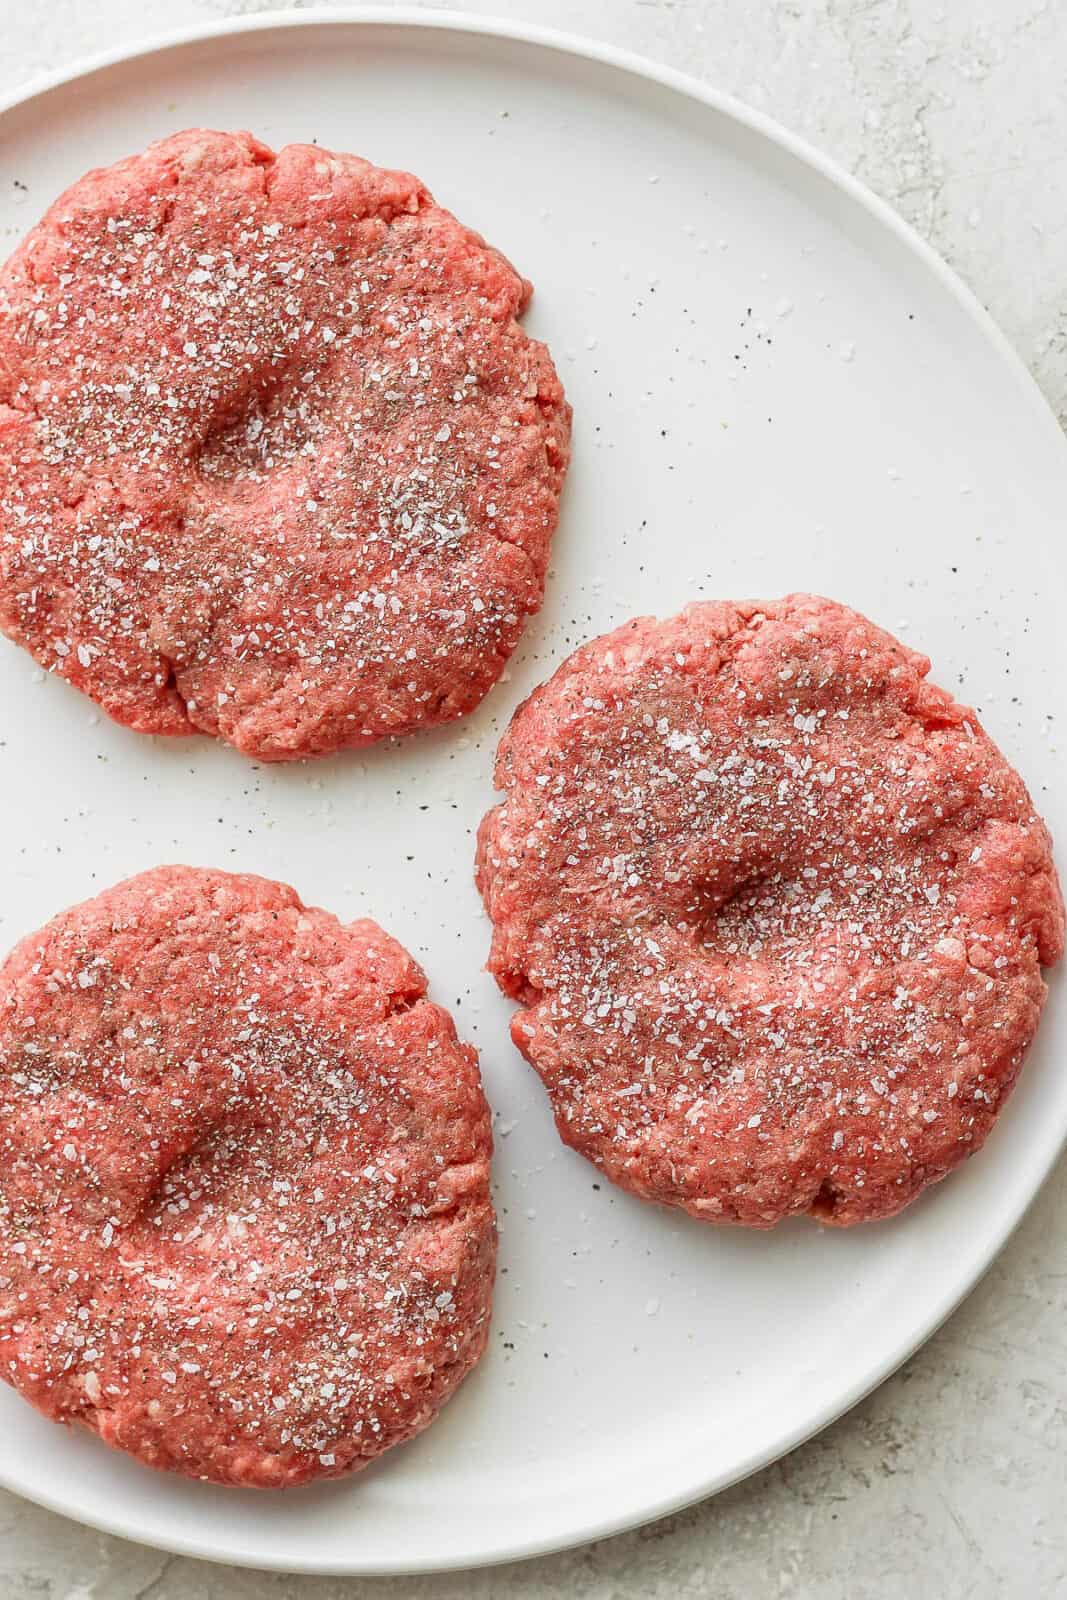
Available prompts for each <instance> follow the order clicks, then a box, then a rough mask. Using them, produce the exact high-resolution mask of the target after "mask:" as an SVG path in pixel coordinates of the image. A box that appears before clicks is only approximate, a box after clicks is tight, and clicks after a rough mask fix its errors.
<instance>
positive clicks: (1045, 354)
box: [0, 0, 1067, 1600]
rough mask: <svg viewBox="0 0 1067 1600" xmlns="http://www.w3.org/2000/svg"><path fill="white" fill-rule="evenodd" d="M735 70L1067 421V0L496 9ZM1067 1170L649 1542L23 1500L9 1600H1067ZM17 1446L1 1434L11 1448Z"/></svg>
mask: <svg viewBox="0 0 1067 1600" xmlns="http://www.w3.org/2000/svg"><path fill="white" fill-rule="evenodd" d="M453 3H454V5H455V7H456V8H457V9H462V10H465V11H469V12H472V13H481V14H498V15H506V16H510V17H522V18H527V19H530V20H536V21H539V22H542V23H547V24H552V25H556V26H559V27H565V28H569V29H571V30H572V31H575V32H584V33H586V34H590V35H595V36H597V37H600V38H604V39H609V40H612V41H613V42H615V43H618V44H622V45H626V46H628V47H630V48H632V49H636V50H639V51H642V52H644V53H645V54H646V55H649V56H652V57H655V58H657V59H658V60H661V61H664V62H668V63H670V64H672V65H675V66H679V67H683V68H685V69H687V70H688V71H690V72H694V73H698V74H701V75H703V76H704V77H706V78H708V79H709V80H710V81H712V82H714V83H715V84H716V85H718V86H719V87H721V88H724V89H727V90H730V91H732V92H733V93H734V94H736V95H738V96H740V97H741V98H742V99H743V100H747V101H748V102H749V103H750V104H752V105H755V106H758V107H759V108H761V109H762V110H765V111H767V112H769V113H770V114H772V115H773V116H775V117H777V118H778V119H779V120H780V121H781V122H784V123H785V124H786V125H787V126H789V127H791V128H793V129H795V130H797V131H798V132H800V133H802V134H804V135H806V136H807V137H808V138H809V139H811V140H813V141H814V142H815V143H816V144H818V145H820V146H821V147H822V148H823V149H824V150H826V151H827V152H828V153H829V154H831V155H832V156H835V157H836V158H837V159H838V160H839V161H840V162H842V163H843V164H844V165H845V166H847V167H849V168H850V169H851V170H852V171H853V172H855V173H857V174H858V175H859V176H860V177H861V178H863V179H864V180H865V181H866V182H867V183H868V184H869V185H870V186H871V187H872V188H874V189H875V190H877V192H878V193H879V194H881V195H883V196H884V197H885V198H886V199H887V200H889V201H890V202H891V203H892V204H893V205H895V206H896V207H897V208H898V209H899V210H900V211H901V212H902V213H903V215H904V216H905V217H906V218H907V219H908V220H909V221H910V222H912V223H913V224H914V225H915V226H916V227H917V228H918V230H919V231H920V233H922V234H923V235H924V236H925V237H926V238H927V239H929V240H930V241H931V242H932V243H933V245H934V246H935V247H936V248H937V249H938V250H939V251H940V252H941V253H942V254H943V255H944V256H945V257H946V258H947V259H948V260H949V261H950V262H951V263H952V265H953V266H954V267H955V268H956V269H957V271H959V272H960V273H961V274H962V276H963V277H964V279H965V280H966V281H967V282H968V283H969V284H970V285H971V287H972V288H973V289H975V291H976V292H977V293H978V295H979V297H980V298H981V299H982V300H983V301H984V302H985V304H986V305H987V306H988V307H989V309H990V310H991V311H992V313H993V315H994V316H995V317H996V319H997V320H998V321H999V322H1000V324H1001V326H1002V327H1003V328H1004V330H1005V331H1006V332H1007V334H1008V336H1009V337H1010V338H1011V339H1012V340H1013V341H1014V343H1015V344H1016V346H1017V348H1018V349H1019V350H1020V351H1021V353H1022V355H1023V358H1024V359H1025V360H1026V361H1027V362H1028V364H1029V365H1030V367H1031V369H1032V370H1033V372H1034V373H1035V375H1036V376H1037V378H1038V381H1039V382H1040V383H1041V385H1042V387H1043V388H1044V391H1045V393H1046V395H1047V396H1048V398H1049V400H1050V402H1051V404H1052V405H1053V407H1054V409H1055V410H1056V412H1057V414H1058V415H1059V416H1060V418H1061V420H1067V312H1065V310H1064V285H1065V284H1067V218H1065V215H1064V195H1065V194H1067V96H1065V95H1064V93H1063V88H1062V85H1063V80H1064V75H1065V72H1067V6H1065V5H1063V4H1061V3H1060V0H942V3H938V0H476V3H468V4H462V0H453ZM278 9H281V7H279V6H275V5H272V4H271V3H270V0H48V3H42V4H38V3H37V0H29V3H28V4H24V5H21V6H16V5H15V4H14V3H13V0H8V3H7V4H6V5H3V6H2V7H0V16H2V33H3V48H2V50H0V93H6V92H8V91H9V90H13V89H15V88H17V86H18V85H19V83H20V82H22V81H23V80H24V79H27V78H29V77H31V76H33V75H35V74H37V73H39V72H41V71H44V70H47V69H51V68H55V67H58V66H60V65H62V64H63V63H65V62H67V61H69V60H73V59H75V58H76V57H78V56H80V55H84V54H86V53H88V52H90V51H93V50H98V49H103V48H105V47H111V46H115V45H119V44H123V43H125V42H127V41H133V40H135V39H140V38H143V37H147V36H148V35H150V34H151V33H153V32H159V31H162V30H164V29H167V28H170V27H173V26H177V25H179V24H181V23H184V22H195V21H197V20H207V19H208V18H211V17H216V16H225V15H232V14H235V13H238V12H255V11H263V12H269V11H273V10H278ZM1065 1211H1067V1171H1065V1170H1064V1169H1062V1168H1061V1170H1060V1172H1059V1173H1058V1174H1057V1175H1056V1177H1054V1179H1053V1180H1052V1181H1051V1182H1050V1183H1049V1184H1048V1185H1047V1187H1046V1188H1045V1190H1044V1192H1043V1193H1042V1195H1041V1197H1040V1198H1039V1200H1038V1202H1037V1204H1036V1205H1035V1206H1034V1208H1033V1211H1032V1213H1031V1215H1030V1216H1029V1218H1028V1219H1027V1221H1026V1222H1025V1223H1024V1225H1023V1227H1022V1228H1021V1229H1020V1231H1019V1233H1018V1234H1017V1236H1016V1238H1015V1239H1014V1240H1013V1242H1012V1243H1011V1245H1010V1246H1009V1247H1008V1249H1007V1250H1006V1251H1005V1252H1004V1255H1003V1257H1002V1258H1001V1260H1000V1261H999V1262H998V1263H997V1264H996V1266H995V1267H994V1268H993V1270H992V1271H991V1272H990V1273H989V1275H988V1277H987V1278H986V1280H985V1281H984V1283H983V1284H982V1285H981V1286H980V1287H979V1288H978V1289H977V1290H976V1292H975V1293H974V1294H973V1295H972V1296H971V1298H970V1299H969V1300H968V1301H967V1303H966V1304H965V1305H964V1307H963V1308H962V1309H961V1310H960V1311H959V1312H957V1314H956V1315H955V1316H954V1317H953V1318H952V1320H951V1321H950V1323H949V1324H948V1325H947V1326H946V1327H945V1328H944V1329H942V1331H941V1332H940V1334H938V1335H937V1337H936V1338H934V1339H933V1340H931V1341H930V1343H929V1344H928V1345H927V1346H926V1348H925V1349H924V1350H923V1351H921V1353H920V1354H919V1355H918V1356H916V1357H915V1359H914V1360H912V1361H911V1362H909V1363H908V1365H907V1366H906V1367H905V1368H904V1369H903V1370H902V1371H901V1372H900V1373H898V1374H897V1376H896V1377H895V1378H893V1379H891V1380H890V1381H889V1382H888V1383H886V1384H884V1385H883V1386H882V1388H881V1389H879V1390H878V1392H877V1393H876V1394H875V1395H874V1396H872V1397H871V1398H870V1399H869V1400H867V1401H866V1402H865V1403H864V1404H863V1405H861V1406H859V1407H857V1408H856V1410H854V1411H853V1412H852V1413H851V1414H850V1415H849V1416H848V1417H846V1418H845V1419H844V1420H843V1421H841V1422H839V1423H838V1424H837V1425H836V1426H835V1427H833V1428H831V1429H829V1430H828V1431H827V1432H826V1433H824V1434H822V1435H821V1436H820V1437H819V1438H818V1439H816V1440H815V1441H814V1442H813V1443H811V1444H809V1445H807V1446H805V1447H804V1448H803V1449H801V1450H798V1451H796V1452H794V1454H793V1455H791V1456H790V1457H788V1458H787V1459H786V1460H785V1461H783V1462H781V1463H779V1464H778V1465H777V1466H774V1467H771V1468H769V1469H768V1470H767V1471H765V1472H763V1473H761V1474H760V1475H759V1476H758V1477H755V1478H752V1479H750V1480H749V1481H748V1482H747V1483H745V1484H742V1485H741V1486H739V1487H738V1488H735V1489H733V1490H730V1491H729V1492H727V1493H725V1494H722V1495H720V1496H719V1497H718V1498H717V1499H716V1500H714V1501H711V1502H708V1503H707V1504H705V1505H702V1506H698V1507H696V1508H694V1509H693V1510H691V1511H688V1512H685V1513H683V1514H682V1515H679V1516H676V1517H672V1518H669V1519H668V1520H667V1521H664V1522H660V1523H657V1524H654V1525H653V1526H651V1527H649V1528H646V1529H643V1530H641V1531H640V1532H637V1533H633V1534H627V1535H623V1536H622V1537H619V1538H616V1539H612V1540H608V1541H606V1542H604V1543H601V1544H598V1545H593V1546H589V1547H586V1548H584V1549H581V1550H576V1551H573V1552H570V1553H568V1554H564V1555H560V1556H553V1557H547V1558H545V1559H542V1560H539V1561H533V1562H529V1563H526V1564H523V1565H517V1566H513V1567H498V1568H494V1569H492V1570H490V1571H486V1572H481V1573H469V1574H468V1573H465V1574H456V1575H453V1576H450V1577H442V1578H416V1579H382V1580H377V1579H365V1580H357V1579H352V1580H342V1579H329V1578H322V1579H314V1578H290V1577H285V1576H270V1575H267V1574H262V1573H242V1572H238V1571H235V1570H233V1569H229V1568H223V1567H213V1566H208V1565H205V1564H202V1563H198V1562H193V1561H188V1560H182V1559H178V1558H174V1557H163V1556H161V1555H159V1554H157V1553H155V1552H153V1551H151V1550H145V1549H141V1548H139V1547H138V1546H135V1545H130V1544H125V1543H123V1542H122V1541H121V1540H118V1539H112V1538H106V1537H103V1536H100V1535H97V1534H95V1533H91V1532H89V1531H88V1530H86V1529H83V1528H79V1527H77V1526H75V1525H74V1524H72V1523H69V1522H66V1521H64V1520H63V1519H62V1518H60V1517H56V1516H52V1515H50V1514H49V1513H47V1512H44V1511H39V1510H38V1509H37V1508H36V1507H33V1506H30V1505H27V1504H25V1503H24V1502H22V1501H20V1500H17V1499H16V1498H15V1497H14V1496H12V1495H7V1494H3V1493H0V1597H3V1600H23V1597H25V1600H37V1597H54V1600H178V1597H184V1596H198V1597H199V1596H204V1597H205V1600H245V1597H248V1600H251V1597H253V1596H256V1597H259V1596H265V1597H276V1600H335V1597H337V1600H339V1597H341V1596H344V1597H345V1600H379V1597H381V1600H385V1597H387V1596H388V1597H389V1600H400V1597H405V1600H406V1597H408V1596H410V1597H412V1600H416V1597H422V1596H431V1595H432V1596H434V1597H435V1600H467V1597H471V1600H488V1597H492V1600H497V1597H499V1600H511V1597H518V1596H520V1595H522V1596H545V1597H547V1596H556V1595H565V1596H574V1597H576V1600H578V1597H588V1600H638V1597H640V1600H644V1597H646V1596H648V1597H652V1596H657V1597H658V1596H662V1597H664V1600H667V1597H669V1600H675V1597H677V1600H684V1597H696V1596H700V1597H708V1600H752V1597H755V1596H760V1597H762V1596H808V1595H810V1596H816V1595H817V1596H819V1597H820V1600H838V1597H840V1600H846V1597H847V1600H867V1597H878V1600H887V1597H889V1600H895V1597H897V1596H905V1595H908V1596H910V1595H912V1594H914V1595H923V1596H927V1595H928V1596H937V1597H938V1600H964V1597H967V1600H990V1597H995V1596H1005V1597H1010V1600H1015V1597H1020V1600H1038V1597H1044V1596H1052V1595H1055V1594H1058V1593H1061V1592H1064V1593H1067V1517H1065V1515H1064V1510H1065V1501H1067V1473H1065V1460H1064V1457H1065V1451H1067V1326H1065V1324H1067V1236H1061V1235H1060V1233H1059V1229H1058V1226H1057V1224H1058V1221H1059V1218H1060V1217H1061V1215H1063V1214H1064V1212H1065ZM0 1448H2V1445H0Z"/></svg>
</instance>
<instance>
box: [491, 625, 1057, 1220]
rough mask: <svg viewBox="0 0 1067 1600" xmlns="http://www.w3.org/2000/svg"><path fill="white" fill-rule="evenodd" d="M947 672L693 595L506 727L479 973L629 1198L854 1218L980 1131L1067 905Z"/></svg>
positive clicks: (821, 629)
mask: <svg viewBox="0 0 1067 1600" xmlns="http://www.w3.org/2000/svg"><path fill="white" fill-rule="evenodd" d="M928 668H929V662H928V661H926V660H925V659H924V658H923V657H922V656H919V655H916V654H914V653H913V652H912V651H910V650H907V649H905V648H904V646H903V645H901V644H898V643H897V641H896V640H894V639H892V638H891V637H890V636H889V635H888V634H886V633H883V632H882V630H881V629H880V628H876V627H875V626H874V625H873V624H872V623H870V622H867V621H866V620H865V619H864V618H863V617H860V616H858V615H857V614H856V613H855V612H853V611H849V610H847V609H846V608H845V607H844V606H840V605H835V604H834V603H833V602H831V601H829V600H820V599H813V598H811V597H810V596H806V595H794V596H791V597H790V598H788V599H786V600H781V601H772V602H768V603H763V602H754V601H748V602H745V603H742V604H738V605H729V604H707V605H694V606H690V607H689V608H688V610H686V611H683V612H682V613H681V615H680V616H677V617H673V618H671V619H670V620H669V621H666V622H657V621H654V620H652V619H651V618H647V617H645V618H639V619H638V620H636V621H633V622H629V623H627V624H626V625H625V626H624V627H622V628H619V629H618V630H617V631H616V632H614V633H611V634H608V635H607V636H606V637H604V638H601V639H597V640H595V641H594V642H593V643H592V644H589V645H586V646H585V647H584V648H582V649H580V650H578V651H577V652H576V653H575V654H574V655H573V656H571V658H570V660H568V661H566V662H565V663H564V664H563V666H562V667H561V668H560V669H559V671H558V672H557V673H556V675H555V676H554V677H553V678H552V679H551V680H550V682H548V683H547V684H545V685H544V686H543V687H542V688H541V689H538V690H537V691H536V692H535V693H534V694H533V695H531V697H530V698H529V700H527V701H526V703H525V704H524V705H523V706H522V707H521V708H520V709H519V711H518V712H517V713H516V715H515V718H514V720H513V721H512V724H511V727H510V729H509V731H508V733H507V734H506V735H505V738H504V740H503V742H502V744H501V747H500V752H499V756H498V761H497V785H498V787H499V788H501V789H502V790H503V791H504V793H505V795H506V799H505V801H504V803H503V804H502V805H500V806H498V807H497V809H496V810H495V811H492V812H490V813H489V815H488V816H487V817H486V819H485V821H484V823H483V824H482V829H481V835H480V844H479V854H478V876H479V882H480V886H481V890H482V894H483V896H484V898H485V903H486V906H487V908H488V911H489V914H490V916H491V918H492V920H493V923H494V935H493V948H492V956H491V960H490V968H491V970H492V972H493V973H494V974H495V976H496V978H497V981H498V983H499V984H500V986H501V988H502V989H503V990H504V991H505V993H507V994H509V995H512V996H514V997H515V998H516V999H517V1000H519V1001H520V1003H521V1007H522V1009H521V1010H520V1011H519V1012H518V1013H517V1014H516V1016H515V1018H514V1022H513V1025H512V1034H513V1037H514V1039H515V1042H516V1044H517V1045H518V1046H519V1048H520V1050H522V1051H523V1053H524V1054H525V1055H526V1056H527V1057H528V1059H529V1060H530V1061H531V1062H532V1063H533V1065H534V1066H535V1067H536V1069H537V1071H538V1073H539V1074H540V1076H541V1078H542V1079H543V1080H544V1083H545V1086H546V1088H547V1089H548V1092H549V1095H550V1097H551V1100H552V1105H553V1108H554V1110H555V1114H556V1121H557V1123H558V1125H559V1129H560V1132H561V1134H562V1136H563V1138H564V1139H565V1140H566V1141H567V1143H568V1144H571V1145H573V1146H574V1148H575V1149H576V1150H580V1151H581V1152H582V1153H583V1154H585V1155H587V1156H588V1157H589V1158H590V1159H591V1160H592V1161H594V1162H596V1163H597V1165H598V1166H599V1167H601V1168H602V1169H603V1170H604V1172H605V1173H606V1174H607V1175H608V1176H609V1177H610V1178H612V1179H614V1180H615V1182H617V1183H620V1184H622V1185H623V1186H624V1187H625V1188H628V1189H632V1190H633V1191H634V1192H635V1193H637V1194H639V1195H642V1196H644V1197H646V1198H648V1199H652V1200H659V1201H665V1202H666V1203H668V1204H670V1205H678V1206H682V1207H683V1208H684V1209H685V1210H686V1211H689V1212H691V1213H692V1214H693V1215H694V1216H697V1217H703V1218H708V1219H710V1220H713V1221H721V1222H740V1223H746V1224H748V1225H750V1226H753V1227H768V1226H770V1225H771V1224H773V1223H775V1222H777V1221H778V1220H779V1219H780V1218H782V1217H785V1216H788V1215H790V1214H792V1213H795V1212H812V1213H814V1214H815V1215H817V1216H818V1217H820V1218H822V1219H824V1220H825V1221H828V1222H835V1223H853V1222H861V1221H863V1220H865V1219H868V1218H874V1217H884V1216H888V1215H889V1214H890V1213H892V1212H894V1211H897V1210H899V1209H900V1207H901V1206H903V1205H905V1204H907V1202H908V1201H909V1200H911V1199H913V1198H914V1196H915V1195H917V1194H918V1193H919V1191H920V1190H921V1189H922V1188H924V1187H925V1185H927V1184H929V1183H933V1182H936V1181H937V1179H939V1178H941V1177H943V1176H944V1175H945V1173H947V1172H948V1171H949V1170H950V1169H951V1168H952V1167H954V1166H956V1165H957V1164H958V1163H959V1162H960V1161H962V1160H963V1159H964V1157H965V1156H967V1155H969V1154H970V1153H971V1152H972V1151H974V1150H977V1149H978V1147H979V1146H980V1145H981V1144H982V1142H983V1140H984V1139H985V1137H986V1135H987V1134H988V1133H989V1130H990V1129H991V1127H992V1126H993V1123H994V1121H995V1119H996V1116H997V1113H998V1112H999V1110H1000V1108H1001V1106H1002V1105H1003V1103H1004V1100H1005V1098H1006V1096H1007V1094H1008V1092H1009V1091H1010V1089H1011V1087H1012V1085H1013V1083H1014V1082H1015V1079H1016V1075H1017V1073H1018V1071H1019V1068H1020V1065H1021V1063H1022V1059H1023V1055H1024V1053H1025V1051H1026V1048H1027V1046H1028V1045H1029V1043H1030V1040H1031V1039H1032V1037H1033V1034H1034V1030H1035V1028H1036V1027H1037V1023H1038V1018H1039V1016H1040V1013H1041V1007H1042V1004H1043V1002H1044V999H1045V985H1044V982H1043V981H1042V977H1041V970H1040V969H1041V966H1042V964H1044V965H1050V964H1051V963H1053V962H1055V961H1057V960H1058V959H1059V957H1060V954H1061V951H1062V944H1063V905H1062V901H1061V898H1060V891H1059V885H1058V882H1057V879H1056V873H1055V869H1054V867H1053V863H1052V857H1051V853H1050V844H1049V838H1048V834H1047V833H1046V831H1045V828H1044V826H1043V824H1042V823H1041V820H1040V819H1039V818H1038V817H1037V816H1035V814H1034V809H1033V805H1032V803H1031V801H1030V797H1029V795H1028V794H1027V792H1026V789H1025V787H1024V785H1023V783H1022V781H1021V780H1020V778H1019V777H1018V775H1017V774H1016V773H1015V772H1014V771H1013V770H1012V768H1011V767H1009V766H1008V764H1007V762H1006V761H1005V760H1004V757H1003V756H1002V755H1001V754H1000V752H999V751H998V750H997V749H996V747H995V746H994V745H993V744H992V742H991V741H990V740H989V738H988V737H987V736H986V734H985V733H984V732H983V731H982V729H981V727H980V726H979V724H978V722H977V719H976V718H975V716H974V713H973V712H971V711H968V710H967V709H966V708H965V707H963V706H959V705H957V704H956V703H955V701H954V700H952V698H951V697H950V696H949V695H947V694H946V693H945V692H944V691H943V690H941V689H937V688H935V687H934V686H933V685H932V684H930V683H928V682H926V672H927V670H928Z"/></svg>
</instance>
